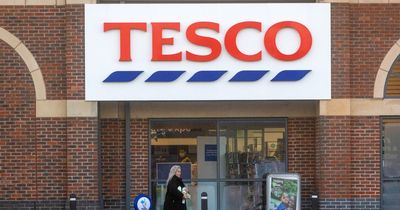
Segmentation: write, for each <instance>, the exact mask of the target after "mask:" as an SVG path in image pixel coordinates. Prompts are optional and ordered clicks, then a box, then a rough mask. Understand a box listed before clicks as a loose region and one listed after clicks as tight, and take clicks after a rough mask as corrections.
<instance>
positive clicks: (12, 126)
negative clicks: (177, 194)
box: [0, 12, 36, 200]
mask: <svg viewBox="0 0 400 210" xmlns="http://www.w3.org/2000/svg"><path fill="white" fill-rule="evenodd" d="M0 13H1V12H0ZM34 90H35V89H34V86H33V82H32V79H31V76H30V74H29V71H28V70H27V67H26V66H25V65H24V63H23V62H22V59H21V58H20V57H19V55H18V54H17V53H16V52H15V51H14V50H13V49H12V48H11V47H10V46H9V45H7V44H6V43H4V42H3V41H0V200H3V199H4V200H33V199H35V196H36V186H35V178H36V174H35V170H36V168H35V162H36V151H35V141H36V139H35V132H36V131H35V91H34Z"/></svg>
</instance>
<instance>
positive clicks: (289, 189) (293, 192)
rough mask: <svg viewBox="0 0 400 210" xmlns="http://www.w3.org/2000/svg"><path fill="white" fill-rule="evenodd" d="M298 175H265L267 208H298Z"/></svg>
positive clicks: (283, 209)
mask: <svg viewBox="0 0 400 210" xmlns="http://www.w3.org/2000/svg"><path fill="white" fill-rule="evenodd" d="M300 200H301V199H300V177H299V175H297V174H270V175H269V176H268V177H267V209H268V210H299V209H300Z"/></svg>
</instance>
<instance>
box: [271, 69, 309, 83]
mask: <svg viewBox="0 0 400 210" xmlns="http://www.w3.org/2000/svg"><path fill="white" fill-rule="evenodd" d="M310 71H311V70H284V71H281V72H279V73H278V74H277V75H276V76H275V77H274V78H273V79H272V80H271V81H273V82H295V81H299V80H301V79H303V78H304V77H305V76H306V75H307V74H308V73H310Z"/></svg>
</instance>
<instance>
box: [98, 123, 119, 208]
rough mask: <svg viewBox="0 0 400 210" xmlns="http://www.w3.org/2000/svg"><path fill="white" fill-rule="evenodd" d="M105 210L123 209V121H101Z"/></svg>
mask: <svg viewBox="0 0 400 210" xmlns="http://www.w3.org/2000/svg"><path fill="white" fill-rule="evenodd" d="M101 145H102V151H101V154H102V171H103V196H104V208H105V209H125V120H124V119H118V118H116V119H115V118H114V119H101Z"/></svg>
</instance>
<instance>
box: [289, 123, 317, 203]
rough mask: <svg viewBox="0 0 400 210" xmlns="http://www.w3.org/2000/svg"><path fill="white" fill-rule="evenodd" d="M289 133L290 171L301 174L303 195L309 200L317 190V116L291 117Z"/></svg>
mask: <svg viewBox="0 0 400 210" xmlns="http://www.w3.org/2000/svg"><path fill="white" fill-rule="evenodd" d="M287 133H288V171H289V172H290V173H299V174H300V175H301V191H302V196H303V199H306V200H308V198H310V195H311V193H312V192H313V191H315V190H316V186H315V118H314V117H309V118H289V119H288V130H287ZM303 204H306V203H305V202H303Z"/></svg>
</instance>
